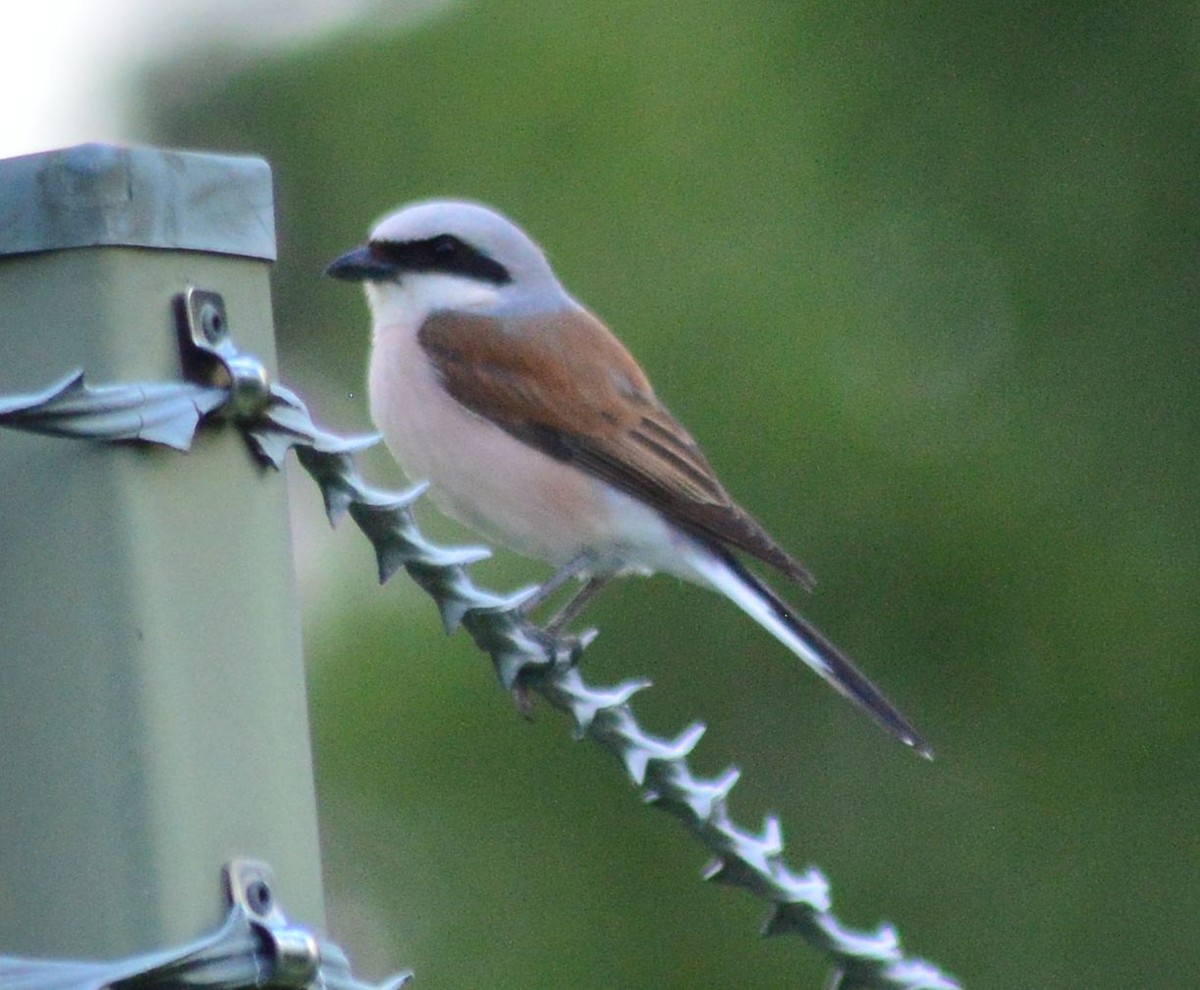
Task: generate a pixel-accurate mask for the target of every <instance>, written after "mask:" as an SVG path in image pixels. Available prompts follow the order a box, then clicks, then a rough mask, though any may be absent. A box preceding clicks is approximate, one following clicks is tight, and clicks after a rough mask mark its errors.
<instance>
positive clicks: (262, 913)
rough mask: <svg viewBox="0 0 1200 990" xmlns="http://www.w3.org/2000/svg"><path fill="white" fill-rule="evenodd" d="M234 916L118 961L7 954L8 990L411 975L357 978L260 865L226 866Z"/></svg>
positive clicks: (358, 988) (1, 963) (197, 987)
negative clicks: (295, 913) (293, 911)
mask: <svg viewBox="0 0 1200 990" xmlns="http://www.w3.org/2000/svg"><path fill="white" fill-rule="evenodd" d="M223 873H224V879H225V886H226V889H227V892H228V898H229V913H228V914H227V915H226V916H225V920H224V921H223V922H222V924H221V925H220V927H218V928H217V929H216V930H215V931H213V932H211V933H209V934H207V935H204V936H202V937H201V938H198V939H196V940H195V941H193V942H189V943H188V944H186V945H181V946H178V947H176V948H169V949H158V950H156V951H154V952H149V953H145V954H144V955H139V956H131V957H129V958H125V959H112V960H64V959H30V958H19V957H16V956H4V955H0V987H4V990H177V988H179V987H189V988H191V990H239V988H243V987H262V986H270V987H275V988H277V990H305V988H309V987H321V988H328V990H399V988H400V987H402V986H403V985H404V984H406V983H407V982H408V981H409V980H410V979H411V978H412V973H410V972H403V973H397V974H396V975H395V976H392V977H390V978H389V979H387V980H384V981H383V982H382V983H378V984H371V983H364V982H362V981H361V980H357V979H355V978H354V975H353V973H352V972H351V971H350V963H349V961H348V960H347V958H346V955H345V953H343V952H342V950H341V949H340V948H339V947H338V946H337V945H335V944H334V943H333V942H330V941H329V940H328V939H325V938H321V937H320V936H318V935H316V934H314V933H313V932H311V931H310V930H309V929H307V928H304V927H303V926H300V925H295V924H293V923H292V922H291V921H289V920H288V917H287V915H286V914H284V912H283V909H282V907H281V906H280V904H279V901H278V900H277V899H276V897H275V885H274V881H273V877H272V873H271V870H270V868H269V867H268V866H266V864H264V863H259V862H255V861H253V860H244V859H235V860H234V861H233V862H231V863H229V865H228V866H226V868H225V870H224V871H223Z"/></svg>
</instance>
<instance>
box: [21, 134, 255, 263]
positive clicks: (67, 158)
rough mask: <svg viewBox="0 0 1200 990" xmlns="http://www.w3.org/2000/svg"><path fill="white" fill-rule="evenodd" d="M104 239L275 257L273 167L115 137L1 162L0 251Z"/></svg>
mask: <svg viewBox="0 0 1200 990" xmlns="http://www.w3.org/2000/svg"><path fill="white" fill-rule="evenodd" d="M101 245H120V246H125V247H145V248H160V249H163V250H168V251H172V250H174V251H206V252H211V253H214V254H231V255H239V256H242V257H248V258H259V259H262V260H265V261H274V260H275V212H274V199H273V197H272V194H271V167H270V166H269V165H268V164H267V163H266V162H265V161H264V160H263V159H261V158H255V157H251V156H245V155H210V154H204V153H200V152H194V151H165V150H162V149H160V148H137V147H123V146H120V145H112V144H80V145H76V146H75V147H73V148H62V149H59V150H56V151H46V152H40V153H38V154H33V155H22V156H20V157H17V158H6V159H3V160H0V256H5V255H14V254H30V253H33V252H39V251H57V250H60V249H63V248H80V247H97V246H101Z"/></svg>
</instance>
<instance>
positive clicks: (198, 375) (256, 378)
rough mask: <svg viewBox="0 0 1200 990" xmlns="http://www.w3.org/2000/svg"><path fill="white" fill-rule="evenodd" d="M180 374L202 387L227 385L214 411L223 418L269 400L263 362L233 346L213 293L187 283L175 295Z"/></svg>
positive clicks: (217, 297) (242, 413) (235, 416)
mask: <svg viewBox="0 0 1200 990" xmlns="http://www.w3.org/2000/svg"><path fill="white" fill-rule="evenodd" d="M175 306H176V312H177V314H178V318H179V331H180V347H181V350H182V352H183V369H184V374H186V375H187V377H189V378H191V379H192V380H193V381H196V382H198V383H200V384H202V385H215V386H216V387H218V388H223V389H227V390H228V392H229V396H228V398H227V399H226V400H225V403H224V405H222V406H221V407H220V409H219V411H220V413H221V415H223V416H225V417H226V418H229V419H235V420H236V419H245V418H247V417H249V416H253V415H255V414H256V413H258V412H260V411H261V410H262V409H263V408H264V407H265V406H266V404H267V402H269V401H270V398H271V376H270V375H269V374H268V373H267V369H266V367H265V366H264V365H263V363H262V362H261V361H260V360H258V358H256V357H254V356H253V355H251V354H242V353H240V352H239V351H238V349H237V347H235V346H234V343H233V337H232V336H231V334H230V330H229V318H228V316H227V315H226V313H225V299H224V297H222V295H221V293H219V292H210V291H208V290H206V289H198V288H196V287H195V286H194V285H193V286H188V288H187V289H186V291H184V292H182V293H180V294H179V295H178V296H176V297H175Z"/></svg>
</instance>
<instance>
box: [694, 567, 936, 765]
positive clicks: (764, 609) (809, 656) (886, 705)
mask: <svg viewBox="0 0 1200 990" xmlns="http://www.w3.org/2000/svg"><path fill="white" fill-rule="evenodd" d="M711 552H712V553H713V555H714V556H715V557H716V558H717V559H718V560H719V561H720V563H721V564H724V566H725V568H726V573H725V574H720V573H716V574H709V575H708V577H709V580H710V581H711V582H712V584H713V585H714V587H716V588H717V590H719V591H721V592H722V593H723V594H725V595H726V597H728V598H729V599H731V600H732V601H733V602H734V603H735V604H737V605H738V606H739V607H740V608H741V609H742V610H743V611H744V612H746V614H748V615H749V616H750V617H751V618H752V619H754V620H755V621H756V622H758V623H759V624H760V625H761V626H763V627H764V628H765V629H766V630H767V631H768V632H770V633H771V634H772V635H773V636H774V637H775V638H776V639H778V640H779V641H780V642H781V643H783V645H784V646H786V647H787V648H788V649H790V650H791V651H792V652H793V653H795V654H796V656H798V657H799V658H800V659H801V660H803V661H804V662H805V663H806V664H808V666H810V667H811V668H812V669H813V670H815V671H816V672H817V673H818V674H820V675H821V677H823V678H824V679H825V680H826V681H828V682H829V683H830V684H831V685H832V686H833V687H834V688H835V689H836V690H838V691H839V692H841V693H842V694H844V695H845V696H846V697H847V698H849V699H850V700H851V701H853V702H854V703H855V704H856V705H858V706H859V707H860V708H862V709H863V711H865V712H866V713H867V714H868V715H870V716H871V717H872V718H873V719H874V720H875V721H876V722H878V723H879V725H881V726H882V727H883V728H885V729H886V730H887V731H888V732H890V733H891V734H892V735H894V736H895V737H896V738H897V739H899V740H900V741H901V742H902V743H904V744H906V745H908V746H912V747H913V749H915V750H916V751H917V752H918V753H920V754H921V755H922V756H923V757H925V758H926V759H927V760H931V759H933V750H932V749H930V748H929V746H928V745H927V744H926V743H925V741H924V740H923V739H922V738H921V737H920V736H919V735H918V734H917V730H916V729H914V728H913V727H912V726H911V725H910V724H909V722H908V720H907V719H906V718H905V717H904V716H903V715H901V714H900V712H899V710H898V709H897V708H896V706H895V705H893V704H892V703H891V702H890V701H888V700H887V698H885V697H884V696H883V693H882V692H881V691H880V690H879V689H878V688H877V687H875V685H874V684H872V683H871V682H870V681H869V680H868V679H867V677H866V675H865V674H863V673H862V671H860V670H859V669H858V668H857V667H856V666H854V663H853V662H852V661H851V660H850V658H849V657H848V656H846V654H844V653H843V652H842V651H841V650H839V649H838V648H837V647H836V646H834V645H833V644H832V643H831V642H830V641H829V640H828V639H826V638H825V636H824V635H822V633H821V631H820V630H819V629H817V628H816V627H815V626H813V625H812V624H811V623H810V622H808V621H807V620H805V619H804V618H802V617H801V616H799V615H797V614H796V613H795V612H793V611H792V607H791V606H790V605H789V604H788V603H787V602H785V601H784V600H783V599H782V598H780V597H779V595H778V594H777V593H776V592H775V590H774V589H773V588H772V587H771V586H770V585H768V584H767V583H766V582H765V581H763V580H762V578H760V577H759V576H758V575H757V574H755V573H754V572H753V571H751V570H750V569H749V568H748V567H746V565H745V564H743V563H742V562H741V561H740V560H738V559H737V558H736V557H734V556H733V554H731V553H729V552H728V551H724V550H717V549H712V551H711Z"/></svg>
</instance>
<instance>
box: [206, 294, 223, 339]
mask: <svg viewBox="0 0 1200 990" xmlns="http://www.w3.org/2000/svg"><path fill="white" fill-rule="evenodd" d="M200 330H201V332H202V333H203V334H204V338H205V340H207V341H208V342H209V343H210V344H215V343H217V342H218V341H220V340H223V339H224V337H225V333H226V329H225V317H224V316H223V315H222V313H221V310H220V309H219V308H218V307H217V306H215V305H214V304H213V303H210V302H206V303H203V304H202V305H201V306H200Z"/></svg>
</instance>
